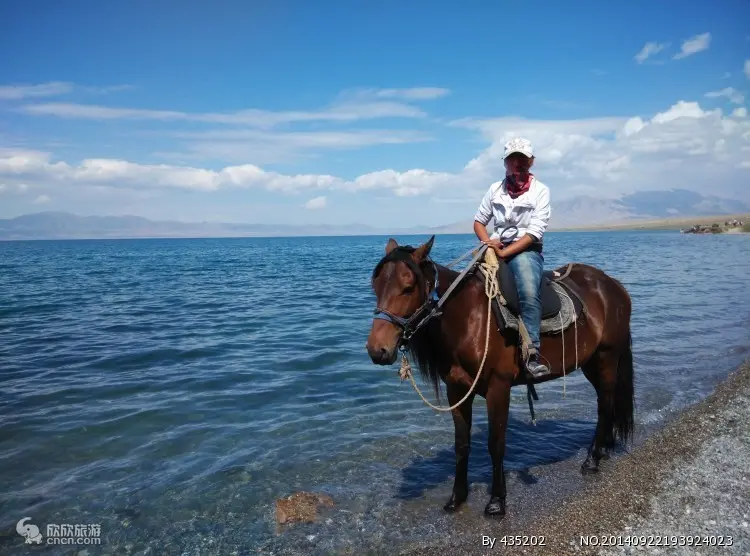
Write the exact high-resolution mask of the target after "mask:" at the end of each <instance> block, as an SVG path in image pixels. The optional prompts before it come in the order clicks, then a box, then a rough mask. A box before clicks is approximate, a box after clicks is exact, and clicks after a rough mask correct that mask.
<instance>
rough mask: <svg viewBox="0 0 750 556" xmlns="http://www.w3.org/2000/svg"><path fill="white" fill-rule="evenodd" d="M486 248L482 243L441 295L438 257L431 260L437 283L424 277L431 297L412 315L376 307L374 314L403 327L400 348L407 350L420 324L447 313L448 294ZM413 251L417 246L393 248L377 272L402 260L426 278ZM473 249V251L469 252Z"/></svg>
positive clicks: (415, 272)
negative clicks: (443, 309)
mask: <svg viewBox="0 0 750 556" xmlns="http://www.w3.org/2000/svg"><path fill="white" fill-rule="evenodd" d="M486 249H487V246H486V245H482V247H481V248H480V249H479V250H478V251H477V252H476V254H475V255H474V258H473V259H472V260H471V262H470V263H469V264H468V265H467V266H466V268H465V269H464V270H462V271H461V273H460V274H459V275H458V276H457V277H456V279H455V280H454V281H453V282H452V283H451V285H450V286H448V289H447V290H446V291H445V293H444V294H443V295H442V296H440V297H438V293H437V291H438V287H439V286H440V280H439V278H438V269H437V265H436V264H435V262H434V261H432V260H430V263H431V264H432V269H433V272H434V273H435V284H434V285H433V286H432V287H430V284H429V282H428V281H427V280H424V283H425V290H426V292H427V293H426V297H427V299H426V300H425V301H424V303H422V305H420V306H419V308H418V309H417V310H416V311H414V313H412V315H411V316H409V317H399V316H398V315H394V314H393V313H391V312H389V311H386V310H385V309H382V308H380V307H376V308H375V310H374V311H373V315H374V317H373V318H375V319H381V320H385V321H388V322H391V323H393V324H395V325H396V326H398V327H400V328H401V329H402V330H403V332H402V334H401V345H400V348H401V350H402V351H404V346H405V345H406V342H408V341H409V340H410V339H411V337H412V336H414V334H416V332H417V331H418V330H419V329H420V328H422V327H423V326H424V325H425V324H427V323H428V322H429V321H430V320H431V319H433V318H435V317H439V316H440V315H442V314H443V313H442V311H440V309H441V308H442V306H443V305H444V304H445V302H446V301H447V299H448V296H450V294H451V293H452V292H453V290H454V289H456V287H457V286H458V285H459V284H460V283H461V281H462V280H463V279H464V277H465V276H466V275H467V274H468V273H469V272H470V271H471V269H472V268H473V266H474V264H475V263H476V262H477V261H478V260H479V259H480V258H481V257H482V255H483V254H484V251H485V250H486ZM413 251H414V249H413V248H412V247H408V246H399V247H396V248H395V249H394V250H393V251H391V253H390V254H388V255H387V256H386V257H384V258H383V260H381V261H380V263H379V265H378V267H377V268H376V269H375V272H374V274H377V272H378V271H379V270H380V267H382V265H384V264H385V263H387V262H390V261H402V262H404V263H406V265H407V266H408V267H409V268H410V269H411V271H412V272H414V274H415V275H416V276H417V278H418V279H419V278H424V273H423V272H422V271H421V269H420V268H419V267H418V266H417V264H416V263H415V262H414V259H412V257H411V253H412V252H413ZM471 252H472V251H469V253H471ZM465 256H466V255H464V256H462V257H461V258H464V257H465ZM458 260H460V259H458ZM425 313H426V314H425ZM415 323H416V324H415Z"/></svg>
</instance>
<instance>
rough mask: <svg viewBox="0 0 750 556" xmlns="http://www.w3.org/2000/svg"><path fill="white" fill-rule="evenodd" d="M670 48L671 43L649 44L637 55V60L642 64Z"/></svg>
mask: <svg viewBox="0 0 750 556" xmlns="http://www.w3.org/2000/svg"><path fill="white" fill-rule="evenodd" d="M668 46H669V43H658V42H647V43H646V44H644V45H643V48H641V51H640V52H638V54H636V55H635V60H636V61H637V62H638V63H639V64H642V63H643V62H645V61H646V60H647V59H648V58H649V57H651V56H653V55H654V54H658V53H659V52H661V51H662V50H664V49H665V48H667V47H668Z"/></svg>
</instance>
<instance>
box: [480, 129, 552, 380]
mask: <svg viewBox="0 0 750 556" xmlns="http://www.w3.org/2000/svg"><path fill="white" fill-rule="evenodd" d="M503 160H504V162H505V179H503V180H502V181H498V182H495V183H493V184H492V185H491V186H490V188H489V190H488V191H487V193H486V194H485V196H484V198H483V199H482V202H481V204H480V205H479V209H478V210H477V213H476V215H475V216H474V233H475V234H476V235H477V237H478V238H479V239H480V240H481V241H482V243H485V244H486V245H488V246H489V247H490V248H492V249H493V250H494V251H495V253H497V256H498V257H499V258H501V259H503V260H505V261H506V262H507V263H508V266H509V267H510V269H511V271H512V272H513V276H514V277H515V279H516V285H517V287H518V300H519V305H520V307H519V308H520V311H521V318H522V319H523V322H524V324H525V325H526V329H527V330H528V331H529V336H530V338H531V343H532V347H531V348H530V349H529V359H528V361H527V362H526V368H527V370H528V371H529V372H530V373H531V374H532V375H533V376H534V377H541V376H544V375H547V374H549V373H550V370H549V369H548V368H547V366H546V365H543V364H542V363H541V362H540V361H539V351H540V344H541V341H540V339H539V328H540V326H541V321H542V297H541V285H542V271H543V268H544V258H543V256H542V241H543V239H544V232H545V231H546V230H547V224H548V223H549V217H550V205H549V189H548V188H547V186H546V185H544V184H543V183H542V182H540V181H539V180H538V179H536V177H535V176H534V174H532V173H531V172H530V170H531V166H532V165H533V164H534V151H533V149H532V146H531V143H530V142H529V141H528V140H527V139H523V138H520V137H516V138H515V139H511V140H510V141H508V142H507V143H506V144H505V153H504V154H503ZM493 217H494V219H495V230H494V232H493V233H492V236H491V237H490V236H488V235H487V229H486V226H487V224H489V222H490V220H491V219H492V218H493Z"/></svg>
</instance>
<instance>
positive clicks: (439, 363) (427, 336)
mask: <svg viewBox="0 0 750 556" xmlns="http://www.w3.org/2000/svg"><path fill="white" fill-rule="evenodd" d="M439 335H440V321H439V320H438V319H433V320H431V321H430V322H428V323H427V324H426V325H425V326H423V327H422V328H420V329H419V330H417V332H416V333H415V334H414V335H413V336H412V337H411V338H409V342H408V344H409V350H410V351H411V353H412V356H413V358H414V360H415V362H416V363H417V367H418V368H419V374H420V375H421V376H422V378H423V379H424V380H425V381H427V382H429V383H431V384H432V387H433V388H434V390H435V397H436V398H437V401H438V402H440V369H441V367H443V366H444V365H445V359H444V358H443V357H441V355H442V350H441V348H442V343H441V342H440V339H439Z"/></svg>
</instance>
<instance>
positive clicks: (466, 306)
mask: <svg viewBox="0 0 750 556" xmlns="http://www.w3.org/2000/svg"><path fill="white" fill-rule="evenodd" d="M434 240H435V236H432V237H431V238H430V239H429V240H428V241H427V242H426V243H424V244H423V245H420V246H419V247H417V248H414V247H411V246H399V245H398V244H397V243H396V241H395V240H393V239H390V240H389V241H388V244H387V245H386V248H385V253H386V255H385V257H383V259H381V261H380V262H379V263H378V264H377V266H376V267H375V269H374V271H373V275H372V288H373V290H374V292H375V295H376V298H377V308H376V309H375V315H376V318H375V319H374V320H373V324H372V328H371V330H370V334H369V337H368V340H367V345H366V347H367V352H368V354H369V355H370V358H371V359H372V361H373V363H375V364H378V365H391V364H393V363H394V362H395V360H396V357H397V352H398V349H399V348H401V349H405V348H406V347H407V346H408V349H409V350H410V351H411V352H412V353H413V354H414V357H415V359H416V361H417V363H418V364H419V370H420V372H421V373H422V376H423V377H424V378H426V379H428V380H430V381H431V382H432V384H433V386H434V388H435V393H436V395H438V397H439V381H440V380H442V381H443V382H444V383H445V385H446V389H447V393H448V402H449V403H450V404H451V405H454V404H456V403H457V402H459V401H460V400H461V399H462V398H463V397H464V395H466V393H467V392H468V391H469V389H470V387H471V385H472V383H473V382H474V378H475V377H476V373H477V371H478V370H479V367H480V363H481V361H482V356H483V355H484V350H485V345H484V340H485V334H486V329H485V327H486V326H487V302H488V299H487V295H486V294H485V285H484V280H483V279H482V278H481V275H478V274H477V273H476V272H475V271H474V270H473V269H472V271H471V272H469V273H468V274H466V275H465V278H464V279H463V280H462V281H461V282H460V283H459V284H458V285H457V286H456V287H455V289H454V290H453V291H452V292H450V295H449V296H448V297H447V298H445V299H441V303H440V305H441V306H440V307H439V311H437V312H436V311H435V310H434V309H435V308H436V306H437V304H438V303H437V300H438V298H439V297H441V296H443V295H444V293H445V292H446V290H447V289H448V288H449V286H450V285H451V284H452V283H453V282H454V281H455V280H456V278H457V277H459V273H458V272H455V271H453V270H450V269H448V268H446V267H444V266H441V265H438V264H436V263H435V262H434V261H432V260H431V259H430V258H429V254H430V249H431V248H432V245H433V242H434ZM560 282H561V283H562V284H564V286H565V287H566V288H567V289H568V291H570V292H572V293H573V294H574V295H575V296H577V297H578V298H579V299H580V301H581V302H582V305H583V307H584V310H583V318H581V319H579V321H578V322H577V323H576V326H577V327H578V330H577V335H574V334H572V333H566V334H564V335H562V339H561V335H557V334H555V335H552V334H546V333H543V334H542V340H541V355H542V356H543V357H544V359H546V360H547V361H549V365H550V369H551V371H552V373H551V374H550V375H547V376H545V377H542V378H541V379H534V378H532V377H531V376H530V375H529V374H528V373H527V372H526V371H525V370H524V369H523V364H522V359H521V355H520V351H521V350H520V347H519V338H518V332H517V331H516V330H513V329H509V328H507V327H498V326H497V325H496V326H492V329H491V330H490V345H489V347H488V348H487V349H488V351H487V357H486V362H485V365H484V368H483V369H482V372H481V376H480V378H479V379H478V382H477V385H476V387H475V390H474V392H472V394H471V395H470V396H469V397H468V398H467V399H466V401H465V402H464V403H463V404H461V405H460V406H459V407H458V408H456V409H454V410H453V411H452V415H453V424H454V427H455V452H456V476H455V481H454V484H453V492H452V495H451V497H450V500H448V502H447V504H446V505H445V506H444V509H445V510H446V511H455V510H457V509H458V508H459V507H460V505H461V504H462V503H463V502H465V501H466V499H467V497H468V491H469V487H468V462H469V446H470V438H469V437H470V434H471V414H472V403H473V401H474V395H475V394H479V395H480V396H482V397H484V398H485V399H486V401H487V412H488V422H489V446H488V448H489V452H490V456H491V457H492V492H491V496H490V500H489V502H488V504H487V506H486V507H485V513H486V514H487V515H491V516H503V515H504V514H505V497H506V490H505V476H504V473H503V458H504V455H505V433H506V428H507V425H508V410H509V405H510V390H511V387H513V386H517V385H522V384H529V383H531V384H532V385H533V384H534V383H540V382H545V381H547V380H550V379H555V378H559V377H561V376H563V372H565V373H566V374H567V373H570V372H571V371H573V370H575V367H576V359H575V358H576V356H577V358H578V361H577V362H578V363H579V366H580V368H581V369H582V370H583V374H584V375H585V376H586V378H587V379H588V380H589V382H591V384H592V385H593V387H594V388H595V389H596V393H597V401H598V420H597V425H596V431H595V433H594V438H593V440H592V443H591V445H590V446H589V450H588V455H587V457H586V459H585V461H584V462H583V465H582V466H581V470H582V472H584V473H585V472H595V471H598V468H599V461H600V460H601V459H602V458H603V457H607V456H608V455H609V452H610V451H611V450H612V449H613V448H614V447H615V442H616V438H619V439H620V440H621V441H622V442H627V441H628V438H629V437H630V436H631V434H632V430H633V406H634V393H633V356H632V350H631V344H632V340H631V333H630V313H631V300H630V296H629V295H628V292H627V291H626V290H625V288H624V287H623V286H622V284H620V282H618V281H617V280H615V279H614V278H612V277H610V276H608V275H607V274H605V273H604V272H603V271H601V270H599V269H597V268H595V267H592V266H588V265H585V264H575V265H573V266H572V269H569V272H568V273H567V276H564V277H563V278H561V279H560ZM440 311H442V312H440ZM576 340H577V344H578V345H577V346H576V345H575V342H576ZM563 341H564V342H565V346H564V347H563ZM576 347H577V350H576ZM563 354H564V355H565V360H564V361H563ZM563 367H564V369H563Z"/></svg>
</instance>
